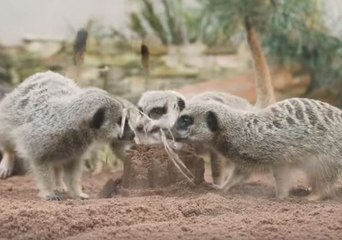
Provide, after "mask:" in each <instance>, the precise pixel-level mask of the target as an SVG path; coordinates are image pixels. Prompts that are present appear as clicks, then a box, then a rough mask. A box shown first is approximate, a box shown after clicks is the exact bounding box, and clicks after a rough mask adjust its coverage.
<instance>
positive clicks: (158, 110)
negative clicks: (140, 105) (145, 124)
mask: <svg viewBox="0 0 342 240" xmlns="http://www.w3.org/2000/svg"><path fill="white" fill-rule="evenodd" d="M166 113H167V108H166V107H155V108H152V110H151V111H150V113H149V114H148V115H149V117H150V118H152V119H158V118H160V117H161V116H162V115H164V114H166Z"/></svg>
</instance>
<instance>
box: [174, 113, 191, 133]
mask: <svg viewBox="0 0 342 240" xmlns="http://www.w3.org/2000/svg"><path fill="white" fill-rule="evenodd" d="M192 124H194V119H193V118H192V117H190V116H189V115H183V116H181V117H180V118H179V119H178V121H177V126H178V128H179V129H181V130H187V129H188V127H189V126H191V125H192Z"/></svg>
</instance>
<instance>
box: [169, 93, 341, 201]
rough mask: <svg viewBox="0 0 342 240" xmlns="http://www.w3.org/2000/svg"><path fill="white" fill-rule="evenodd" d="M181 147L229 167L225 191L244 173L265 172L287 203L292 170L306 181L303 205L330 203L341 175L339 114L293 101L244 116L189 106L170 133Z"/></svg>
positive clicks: (205, 106) (205, 105)
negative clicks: (190, 145)
mask: <svg viewBox="0 0 342 240" xmlns="http://www.w3.org/2000/svg"><path fill="white" fill-rule="evenodd" d="M172 131H173V134H174V136H175V137H176V138H177V139H178V140H181V141H189V142H201V143H204V144H209V145H211V146H212V147H214V148H215V149H216V150H217V151H219V152H220V153H221V154H222V155H224V156H226V157H227V158H229V159H231V160H232V161H233V162H234V163H235V168H234V170H233V173H232V175H231V176H230V177H229V178H228V179H227V181H226V182H225V184H224V185H223V189H224V190H225V191H228V190H229V189H230V188H231V187H233V186H234V185H236V184H237V183H239V182H240V181H241V180H243V179H245V178H246V177H247V176H248V175H246V174H245V173H246V171H245V170H246V169H247V173H248V172H250V171H256V170H268V169H271V170H272V172H273V176H274V179H275V182H276V196H277V197H278V198H287V197H288V195H289V189H290V187H291V186H290V182H291V181H290V175H291V172H292V170H293V169H294V168H300V169H302V170H303V171H304V172H305V173H306V174H307V176H308V179H309V183H310V185H311V188H312V193H311V194H310V195H309V197H308V199H309V200H319V199H324V198H327V197H330V196H332V195H333V194H334V191H335V186H334V184H335V182H336V179H337V178H338V174H339V173H340V172H341V169H342V111H341V110H340V109H338V108H335V107H333V106H331V105H329V104H327V103H324V102H321V101H317V100H310V99H304V98H303V99H300V98H293V99H288V100H284V101H281V102H278V103H275V104H273V105H271V106H269V107H267V108H265V109H263V110H259V111H255V112H250V111H241V110H236V109H232V108H229V107H227V106H225V105H223V104H219V103H217V102H207V103H192V104H189V105H188V106H187V107H186V108H185V109H184V110H183V112H182V113H181V115H180V117H179V118H178V120H177V123H176V124H175V126H174V127H173V129H172Z"/></svg>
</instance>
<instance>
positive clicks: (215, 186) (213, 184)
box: [209, 183, 223, 191]
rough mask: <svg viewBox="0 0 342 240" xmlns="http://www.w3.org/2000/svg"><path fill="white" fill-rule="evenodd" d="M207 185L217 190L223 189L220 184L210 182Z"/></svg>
mask: <svg viewBox="0 0 342 240" xmlns="http://www.w3.org/2000/svg"><path fill="white" fill-rule="evenodd" d="M209 187H210V188H211V189H213V190H219V191H221V190H222V189H223V187H222V186H220V185H217V184H215V183H210V184H209Z"/></svg>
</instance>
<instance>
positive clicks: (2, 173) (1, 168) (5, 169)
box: [0, 157, 14, 179]
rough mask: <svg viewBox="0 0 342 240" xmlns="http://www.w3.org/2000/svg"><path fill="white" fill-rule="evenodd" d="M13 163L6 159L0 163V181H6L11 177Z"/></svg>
mask: <svg viewBox="0 0 342 240" xmlns="http://www.w3.org/2000/svg"><path fill="white" fill-rule="evenodd" d="M13 165H14V163H13V161H11V160H9V159H8V158H6V157H4V158H3V159H2V161H1V162H0V179H6V178H8V177H10V176H12V173H13V167H14V166H13Z"/></svg>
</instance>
